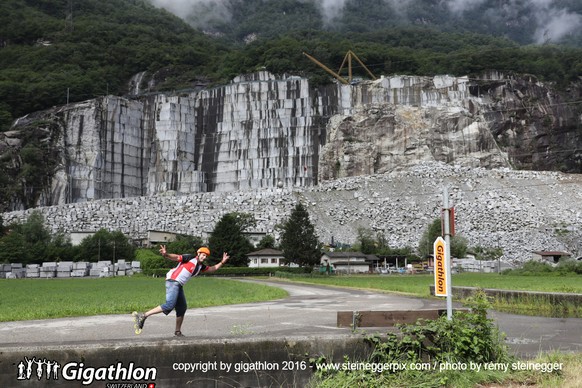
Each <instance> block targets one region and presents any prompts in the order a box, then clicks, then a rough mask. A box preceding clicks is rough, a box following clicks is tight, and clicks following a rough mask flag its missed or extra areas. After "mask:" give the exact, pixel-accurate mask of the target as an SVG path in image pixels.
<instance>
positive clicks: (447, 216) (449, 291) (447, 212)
mask: <svg viewBox="0 0 582 388" xmlns="http://www.w3.org/2000/svg"><path fill="white" fill-rule="evenodd" d="M443 210H444V220H443V224H444V225H443V226H444V228H443V234H444V237H445V263H447V264H446V265H447V268H446V269H445V270H446V271H448V279H449V280H448V281H447V318H448V319H449V320H451V319H452V318H453V296H452V288H453V287H452V285H451V283H452V281H451V267H452V265H451V228H450V226H451V225H450V215H451V214H450V211H451V209H450V208H449V192H448V190H447V187H446V186H445V187H444V189H443Z"/></svg>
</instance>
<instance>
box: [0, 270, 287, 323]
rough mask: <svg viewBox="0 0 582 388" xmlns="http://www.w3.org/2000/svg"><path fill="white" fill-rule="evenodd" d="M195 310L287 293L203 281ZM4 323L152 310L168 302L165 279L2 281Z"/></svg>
mask: <svg viewBox="0 0 582 388" xmlns="http://www.w3.org/2000/svg"><path fill="white" fill-rule="evenodd" d="M184 292H185V293H186V300H187V301H188V307H189V308H195V307H207V306H218V305H227V304H236V303H249V302H258V301H264V300H272V299H280V298H284V297H286V296H287V292H286V291H283V290H281V289H279V288H275V287H268V286H264V285H260V284H250V283H242V282H238V281H233V280H227V279H217V278H206V277H199V278H196V279H192V280H191V281H190V282H189V283H188V284H186V286H185V287H184ZM0 295H1V298H0V322H5V321H20V320H29V319H47V318H62V317H75V316H88V315H101V314H126V313H130V312H132V311H134V310H138V311H139V310H146V309H150V308H152V307H155V306H157V305H159V304H162V303H163V302H164V300H165V295H166V294H165V287H164V279H163V278H148V277H145V276H132V277H116V278H99V279H87V278H84V279H75V278H72V279H3V280H0Z"/></svg>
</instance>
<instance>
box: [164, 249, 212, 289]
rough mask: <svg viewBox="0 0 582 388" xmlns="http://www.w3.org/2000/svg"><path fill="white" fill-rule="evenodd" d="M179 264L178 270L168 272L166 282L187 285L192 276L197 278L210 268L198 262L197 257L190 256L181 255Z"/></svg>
mask: <svg viewBox="0 0 582 388" xmlns="http://www.w3.org/2000/svg"><path fill="white" fill-rule="evenodd" d="M178 263H179V264H178V266H177V267H176V268H172V269H171V270H169V271H168V273H167V274H166V280H175V281H177V282H178V283H180V284H181V285H184V284H186V282H187V281H188V280H190V278H191V277H192V276H196V275H198V274H199V273H200V272H204V271H206V269H207V268H208V267H207V266H206V265H205V264H203V263H201V262H200V261H198V258H197V257H194V256H192V255H190V254H185V255H180V257H179V258H178Z"/></svg>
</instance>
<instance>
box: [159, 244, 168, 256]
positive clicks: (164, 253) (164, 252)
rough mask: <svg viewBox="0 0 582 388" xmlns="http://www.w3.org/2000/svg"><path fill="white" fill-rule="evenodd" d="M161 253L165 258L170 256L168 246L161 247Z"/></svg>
mask: <svg viewBox="0 0 582 388" xmlns="http://www.w3.org/2000/svg"><path fill="white" fill-rule="evenodd" d="M160 253H161V254H162V256H164V257H166V255H167V254H168V252H167V251H166V246H165V245H160Z"/></svg>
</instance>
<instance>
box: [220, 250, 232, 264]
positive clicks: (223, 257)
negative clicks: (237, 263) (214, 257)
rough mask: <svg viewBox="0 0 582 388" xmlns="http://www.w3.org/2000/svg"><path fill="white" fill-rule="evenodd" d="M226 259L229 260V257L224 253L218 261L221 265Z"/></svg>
mask: <svg viewBox="0 0 582 388" xmlns="http://www.w3.org/2000/svg"><path fill="white" fill-rule="evenodd" d="M228 259H230V256H229V255H228V253H226V252H224V253H223V254H222V260H221V261H220V262H221V263H222V264H224V263H226V262H227V261H228Z"/></svg>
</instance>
